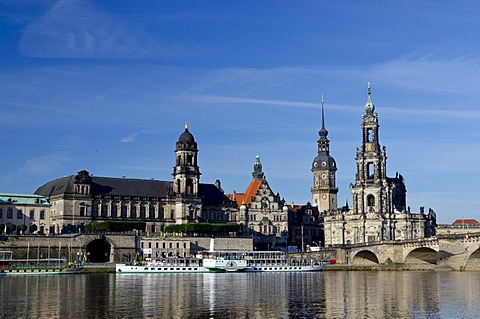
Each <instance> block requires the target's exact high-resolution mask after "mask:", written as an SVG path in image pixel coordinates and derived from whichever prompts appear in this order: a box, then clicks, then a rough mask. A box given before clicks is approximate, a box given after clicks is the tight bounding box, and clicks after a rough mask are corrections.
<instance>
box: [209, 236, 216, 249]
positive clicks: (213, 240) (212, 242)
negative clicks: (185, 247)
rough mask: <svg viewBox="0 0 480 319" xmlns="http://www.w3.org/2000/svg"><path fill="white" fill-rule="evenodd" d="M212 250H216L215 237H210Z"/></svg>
mask: <svg viewBox="0 0 480 319" xmlns="http://www.w3.org/2000/svg"><path fill="white" fill-rule="evenodd" d="M209 251H210V252H214V251H215V238H213V237H212V238H210V249H209Z"/></svg>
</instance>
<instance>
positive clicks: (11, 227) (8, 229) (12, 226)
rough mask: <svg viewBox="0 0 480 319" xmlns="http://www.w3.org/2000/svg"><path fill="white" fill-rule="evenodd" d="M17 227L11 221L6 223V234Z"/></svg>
mask: <svg viewBox="0 0 480 319" xmlns="http://www.w3.org/2000/svg"><path fill="white" fill-rule="evenodd" d="M16 229H17V226H15V225H14V224H12V223H8V224H7V234H11V233H13V232H14V231H15V230H16Z"/></svg>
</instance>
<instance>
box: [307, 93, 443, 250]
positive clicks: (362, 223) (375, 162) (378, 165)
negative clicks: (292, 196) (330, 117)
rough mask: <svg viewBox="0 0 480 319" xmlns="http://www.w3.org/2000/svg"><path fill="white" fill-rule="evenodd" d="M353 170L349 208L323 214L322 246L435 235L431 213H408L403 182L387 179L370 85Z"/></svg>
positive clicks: (384, 157)
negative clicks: (354, 169) (360, 141)
mask: <svg viewBox="0 0 480 319" xmlns="http://www.w3.org/2000/svg"><path fill="white" fill-rule="evenodd" d="M321 139H322V138H321ZM319 145H320V144H319ZM314 163H315V162H314ZM356 166H357V172H356V175H355V183H352V184H351V185H350V189H351V192H352V207H351V208H348V207H344V208H342V209H333V210H329V211H326V212H325V210H323V212H325V214H324V231H325V244H326V245H349V244H357V243H366V242H375V241H385V240H408V239H417V238H424V237H429V236H433V235H435V227H436V217H435V213H434V212H433V210H432V209H430V212H429V214H428V215H426V214H425V213H424V212H423V208H421V210H420V212H419V213H416V214H415V213H411V211H410V207H407V206H406V193H407V189H406V183H405V179H404V178H403V176H402V175H401V174H398V173H397V174H396V175H395V177H393V178H392V177H387V154H386V147H385V146H383V147H381V145H380V138H379V124H378V114H377V113H376V112H375V106H374V104H373V102H372V98H371V88H370V85H369V86H368V99H367V103H366V104H365V112H364V114H363V115H362V145H361V146H360V147H359V148H357V152H356ZM312 171H313V170H312ZM314 174H315V173H314ZM314 176H315V175H314ZM314 198H315V197H314Z"/></svg>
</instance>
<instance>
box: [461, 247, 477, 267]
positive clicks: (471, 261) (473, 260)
mask: <svg viewBox="0 0 480 319" xmlns="http://www.w3.org/2000/svg"><path fill="white" fill-rule="evenodd" d="M465 270H480V248H479V249H477V250H475V251H474V252H473V253H472V254H471V255H470V256H469V257H468V259H467V263H466V264H465Z"/></svg>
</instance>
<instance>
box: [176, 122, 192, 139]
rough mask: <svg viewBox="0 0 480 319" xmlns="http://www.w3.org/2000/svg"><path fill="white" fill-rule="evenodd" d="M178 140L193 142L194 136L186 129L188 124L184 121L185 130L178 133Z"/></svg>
mask: <svg viewBox="0 0 480 319" xmlns="http://www.w3.org/2000/svg"><path fill="white" fill-rule="evenodd" d="M178 141H179V142H190V143H193V142H195V138H194V137H193V135H192V133H190V132H189V131H188V124H187V123H185V131H184V132H183V133H182V134H181V135H180V137H179V138H178Z"/></svg>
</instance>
